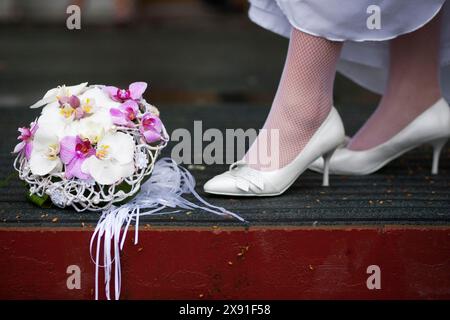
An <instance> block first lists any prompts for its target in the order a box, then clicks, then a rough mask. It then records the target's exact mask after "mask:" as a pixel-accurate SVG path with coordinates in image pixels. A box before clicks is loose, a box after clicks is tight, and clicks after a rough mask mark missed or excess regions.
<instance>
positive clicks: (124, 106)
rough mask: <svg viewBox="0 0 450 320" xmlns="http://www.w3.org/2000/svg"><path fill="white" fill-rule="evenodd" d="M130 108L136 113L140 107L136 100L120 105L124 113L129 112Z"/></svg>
mask: <svg viewBox="0 0 450 320" xmlns="http://www.w3.org/2000/svg"><path fill="white" fill-rule="evenodd" d="M128 108H131V109H133V111H134V112H135V113H136V112H138V110H139V105H138V104H137V102H136V101H134V100H127V101H125V102H124V103H122V104H121V105H120V109H121V110H123V111H125V110H127V109H128Z"/></svg>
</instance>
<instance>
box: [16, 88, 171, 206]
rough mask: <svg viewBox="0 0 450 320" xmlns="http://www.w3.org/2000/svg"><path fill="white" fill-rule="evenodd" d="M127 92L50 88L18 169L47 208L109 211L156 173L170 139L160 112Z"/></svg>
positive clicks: (21, 147)
mask: <svg viewBox="0 0 450 320" xmlns="http://www.w3.org/2000/svg"><path fill="white" fill-rule="evenodd" d="M146 88H147V84H146V83H145V82H134V83H132V84H130V86H129V87H128V89H119V88H116V87H113V86H102V85H94V86H88V85H87V83H82V84H79V85H76V86H68V87H66V86H59V87H57V88H54V89H51V90H49V91H48V92H47V93H46V94H45V95H44V97H43V98H42V99H41V100H39V101H38V102H36V103H35V104H34V105H33V106H31V108H39V107H43V109H42V112H41V115H40V116H39V117H38V118H37V119H36V120H35V121H34V122H32V123H31V124H30V127H29V128H19V132H20V136H19V137H18V139H19V140H21V141H20V143H19V144H17V146H16V147H15V149H14V152H15V153H17V157H16V159H15V162H14V167H15V168H16V170H17V171H18V172H19V177H20V179H22V180H24V181H25V182H26V184H27V185H28V188H29V197H30V198H31V199H32V200H33V201H34V202H36V203H38V204H42V203H44V202H45V201H47V200H48V199H50V200H51V202H52V203H53V204H55V205H56V206H58V207H66V206H72V207H73V208H75V209H76V210H77V211H83V210H104V209H108V208H109V207H111V205H113V204H117V203H123V202H125V201H126V200H129V199H131V198H132V197H133V196H134V195H135V194H136V193H137V192H138V191H139V189H140V186H141V184H142V183H143V182H144V181H145V180H146V179H147V178H148V177H149V176H150V174H151V173H152V170H153V167H154V164H155V161H156V158H157V156H158V154H159V152H160V150H161V149H162V148H163V147H165V145H166V144H167V141H168V135H167V132H166V130H165V128H164V125H163V123H162V122H161V120H160V118H159V111H158V109H157V108H156V107H154V106H152V105H151V104H149V103H147V102H146V101H145V99H143V97H142V95H143V93H144V91H145V90H146Z"/></svg>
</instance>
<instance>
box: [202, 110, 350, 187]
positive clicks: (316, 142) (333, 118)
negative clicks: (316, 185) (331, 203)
mask: <svg viewBox="0 0 450 320" xmlns="http://www.w3.org/2000/svg"><path fill="white" fill-rule="evenodd" d="M344 137H345V134H344V126H343V124H342V120H341V118H340V116H339V114H338V112H337V110H336V109H335V108H334V107H333V108H332V109H331V111H330V113H329V115H328V116H327V118H326V119H325V121H324V122H323V123H322V125H321V126H320V127H319V129H317V131H316V132H315V133H314V135H313V136H312V138H311V140H310V141H309V142H308V143H307V144H306V146H305V147H304V148H303V150H302V152H301V153H300V154H299V155H298V156H297V157H296V158H295V159H294V160H293V161H292V162H291V163H289V164H288V165H286V166H284V167H283V168H280V169H277V170H273V171H259V170H255V169H253V168H250V167H249V166H248V165H247V164H246V163H245V162H244V161H242V160H241V161H238V162H236V163H233V164H232V165H231V166H230V169H229V170H228V171H227V172H225V173H222V174H220V175H218V176H215V177H213V178H212V179H211V180H209V181H208V182H206V183H205V185H204V187H203V188H204V190H205V192H208V193H212V194H219V195H228V196H277V195H280V194H282V193H283V192H284V191H286V190H287V189H288V188H289V187H290V186H291V185H292V183H294V181H295V180H296V179H297V178H298V177H299V176H300V175H301V174H302V173H303V172H304V171H305V170H306V169H307V168H308V166H309V165H310V164H311V163H312V162H313V161H314V160H316V159H317V158H319V157H323V158H324V162H325V168H327V167H328V163H329V161H330V158H331V155H332V154H333V152H334V150H335V149H336V147H337V146H338V145H340V144H342V141H343V140H344ZM328 184H329V180H328V172H327V170H326V169H325V172H324V174H323V185H324V186H328Z"/></svg>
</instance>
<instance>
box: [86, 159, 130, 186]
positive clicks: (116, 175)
mask: <svg viewBox="0 0 450 320" xmlns="http://www.w3.org/2000/svg"><path fill="white" fill-rule="evenodd" d="M81 170H82V171H83V172H87V173H89V174H90V175H91V176H92V178H94V180H95V181H96V182H97V183H99V184H105V185H110V184H113V183H116V182H118V181H119V180H120V179H121V178H123V176H122V171H121V168H120V166H119V165H117V164H114V163H113V162H112V161H111V160H100V159H98V158H97V157H95V156H91V157H89V158H87V159H86V160H85V161H84V162H83V163H82V165H81Z"/></svg>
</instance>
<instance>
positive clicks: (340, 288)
mask: <svg viewBox="0 0 450 320" xmlns="http://www.w3.org/2000/svg"><path fill="white" fill-rule="evenodd" d="M91 234H92V230H86V229H76V228H65V229H55V228H51V229H37V228H36V229H33V228H16V229H11V228H9V229H8V228H4V229H0V299H92V298H93V288H94V265H93V263H92V262H91V260H90V256H89V250H88V248H89V240H90V237H91ZM132 238H133V233H132V232H130V233H129V235H128V239H127V243H126V247H125V250H124V253H123V255H122V280H123V282H122V285H123V287H122V298H123V299H201V298H203V299H335V298H340V299H352V298H359V299H450V227H403V226H400V227H384V228H377V227H346V228H340V227H328V228H311V227H308V228H306V227H305V228H302V227H291V228H273V227H258V228H253V227H252V228H250V230H248V231H245V230H243V229H239V228H234V229H228V228H223V229H217V230H212V229H211V228H158V229H147V230H145V229H142V230H141V231H140V234H139V244H138V245H136V246H135V245H133V243H132ZM72 264H75V265H78V266H79V267H80V268H81V271H82V274H81V276H82V277H81V289H80V290H76V289H75V290H69V289H67V286H66V279H67V276H68V275H67V274H66V268H67V266H69V265H72ZM373 264H375V265H378V266H380V268H381V290H368V289H367V287H366V279H367V277H368V276H369V275H368V274H367V273H366V268H367V267H368V266H369V265H373Z"/></svg>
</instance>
